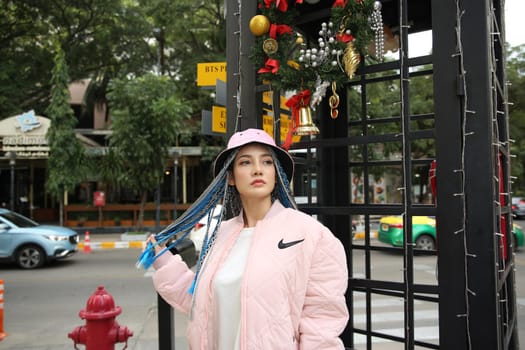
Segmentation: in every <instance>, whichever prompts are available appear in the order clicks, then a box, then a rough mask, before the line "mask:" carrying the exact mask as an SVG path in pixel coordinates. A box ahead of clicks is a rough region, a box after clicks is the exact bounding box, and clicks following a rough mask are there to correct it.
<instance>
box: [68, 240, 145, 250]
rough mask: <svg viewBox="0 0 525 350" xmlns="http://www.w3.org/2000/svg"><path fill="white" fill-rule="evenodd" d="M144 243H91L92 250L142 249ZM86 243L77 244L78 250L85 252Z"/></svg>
mask: <svg viewBox="0 0 525 350" xmlns="http://www.w3.org/2000/svg"><path fill="white" fill-rule="evenodd" d="M143 244H144V242H142V241H121V242H90V246H91V249H98V250H104V249H128V248H140V249H142V246H143ZM84 247H85V244H84V242H79V243H78V244H77V248H78V250H84Z"/></svg>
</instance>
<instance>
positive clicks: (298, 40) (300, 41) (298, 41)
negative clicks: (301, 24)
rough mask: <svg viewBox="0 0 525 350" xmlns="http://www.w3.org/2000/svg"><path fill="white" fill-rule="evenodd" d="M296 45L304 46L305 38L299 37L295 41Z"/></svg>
mask: <svg viewBox="0 0 525 350" xmlns="http://www.w3.org/2000/svg"><path fill="white" fill-rule="evenodd" d="M295 43H296V44H297V45H302V44H304V38H303V37H302V36H301V35H299V36H297V38H296V39H295Z"/></svg>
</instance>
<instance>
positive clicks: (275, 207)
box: [235, 199, 285, 225]
mask: <svg viewBox="0 0 525 350" xmlns="http://www.w3.org/2000/svg"><path fill="white" fill-rule="evenodd" d="M284 209H285V207H284V206H283V205H282V204H281V202H279V200H278V199H276V200H275V201H274V202H273V203H272V206H271V207H270V210H268V212H267V213H266V215H265V216H264V218H263V220H267V219H269V218H272V217H274V216H276V215H277V214H279V213H280V212H281V211H283V210H284ZM235 221H236V222H237V223H238V224H242V225H244V219H243V210H242V209H241V212H240V214H239V215H238V216H237V217H236V218H235Z"/></svg>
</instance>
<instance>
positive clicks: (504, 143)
mask: <svg viewBox="0 0 525 350" xmlns="http://www.w3.org/2000/svg"><path fill="white" fill-rule="evenodd" d="M501 6H502V7H501V8H500V10H502V9H503V8H504V6H505V5H504V4H502V5H501ZM495 12H496V9H494V8H493V7H492V6H491V8H490V13H489V15H490V22H489V23H490V25H491V28H490V29H491V30H490V34H491V37H493V40H491V41H490V44H491V47H490V48H491V51H490V54H491V55H490V62H491V68H492V69H491V74H492V82H493V83H492V107H493V116H494V118H493V121H492V122H493V125H494V130H495V131H496V132H495V133H494V134H493V138H494V140H493V143H492V144H493V146H494V149H495V151H496V154H498V155H499V154H500V151H499V150H500V147H503V148H506V151H507V152H506V154H509V152H510V147H509V141H510V139H509V138H508V133H507V134H505V133H504V134H503V136H505V135H506V136H507V139H506V140H501V134H500V130H499V123H498V119H499V118H501V117H503V118H504V123H505V126H506V127H507V129H508V116H509V115H508V110H503V111H501V110H499V108H500V103H498V102H499V99H498V96H499V93H498V92H500V93H501V94H502V97H503V103H502V104H501V106H503V107H504V108H506V104H507V102H508V91H507V84H506V83H503V84H499V85H498V84H496V83H497V82H498V75H497V70H496V69H494V67H496V66H497V63H498V58H497V56H496V48H495V43H496V42H499V44H500V45H501V47H504V45H505V38H504V37H503V36H502V35H501V28H500V27H499V25H498V21H497V17H496V13H495ZM502 51H503V52H504V50H502ZM504 57H505V56H503V58H504ZM498 86H499V88H500V89H501V91H499V89H498V88H497V87H498ZM498 160H499V161H498V162H497V167H496V168H497V171H498V174H502V173H503V171H502V169H500V168H501V167H503V163H502V161H501V159H500V158H499V159H498ZM505 160H506V162H507V169H510V166H509V165H510V157H508V156H507V157H506V158H505ZM494 180H495V182H496V183H498V185H499V186H498V189H501V190H502V192H499V196H498V197H497V199H495V204H496V207H497V208H498V217H503V216H504V215H505V214H504V213H503V210H502V208H503V206H505V205H506V203H508V202H509V199H510V198H511V193H510V190H509V189H510V183H507V189H505V186H503V183H500V181H503V180H504V179H501V178H499V177H498V176H494ZM505 198H506V201H505ZM500 225H507V227H502V226H500V230H499V231H498V232H496V239H497V240H498V242H499V251H500V252H501V251H505V249H506V247H505V245H507V242H506V241H505V239H504V234H503V233H502V232H501V231H502V230H505V232H507V235H508V237H511V235H512V233H511V232H509V230H508V228H509V227H512V225H510V224H507V222H506V221H505V222H501V221H500ZM512 243H513V242H512V240H511V244H510V245H507V246H509V247H510V252H511V254H512V255H514V247H513V244H512ZM510 262H511V264H513V262H514V259H512V260H510ZM499 264H500V265H499V266H498V276H499V277H500V278H501V277H503V276H504V273H505V271H506V269H507V259H506V256H505V255H503V256H502V257H500V259H499ZM510 295H511V291H509V286H508V284H507V283H503V286H502V293H498V298H499V302H500V303H501V304H503V305H502V307H503V308H504V311H505V312H504V314H503V315H502V314H501V308H498V317H499V318H502V319H504V320H503V325H504V326H505V327H508V326H509V324H510V319H509V315H510V310H509V304H510V302H509V299H508V298H509V296H510Z"/></svg>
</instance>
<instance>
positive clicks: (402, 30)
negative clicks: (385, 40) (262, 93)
mask: <svg viewBox="0 0 525 350" xmlns="http://www.w3.org/2000/svg"><path fill="white" fill-rule="evenodd" d="M404 3H405V1H399V24H400V25H399V40H400V43H399V69H400V71H399V97H400V104H399V106H400V111H399V112H400V117H401V133H400V135H399V136H401V138H402V147H403V161H402V164H403V187H402V188H400V189H398V190H400V191H402V194H403V214H402V217H403V223H404V227H403V230H404V232H409V231H408V230H407V229H408V228H409V226H411V218H409V217H408V216H407V213H408V211H409V206H410V195H411V194H410V192H411V189H410V183H409V181H410V179H411V176H410V172H411V170H410V169H409V168H407V160H406V159H407V158H408V159H410V149H408V147H409V145H408V144H407V139H408V137H407V135H406V132H409V126H410V123H409V122H407V120H406V119H407V115H406V114H405V107H406V106H405V94H406V93H407V92H405V83H406V84H409V83H410V80H409V77H408V73H407V71H406V70H405V69H404V67H405V58H406V57H407V53H408V42H407V40H406V39H407V38H408V29H409V28H410V26H409V25H408V24H407V23H406V16H405V11H406V10H405V9H404V6H403V5H404ZM407 87H408V86H407ZM407 237H408V234H405V240H404V245H405V249H404V254H403V267H404V269H403V274H404V278H403V279H404V282H405V300H404V309H405V310H404V311H405V315H408V314H409V313H410V312H411V311H410V309H412V308H413V298H412V297H411V296H410V295H408V293H409V291H410V285H409V281H410V279H411V278H410V276H408V273H409V269H408V268H407V267H408V266H409V263H410V262H409V261H408V259H409V254H408V248H409V247H410V246H413V245H414V244H413V242H412V239H410V240H409V239H408V238H407ZM404 323H405V338H406V339H409V338H410V341H411V342H412V341H413V329H412V327H411V325H410V324H409V318H408V317H406V316H405V319H404ZM410 331H411V332H412V335H410V333H409V332H410Z"/></svg>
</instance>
